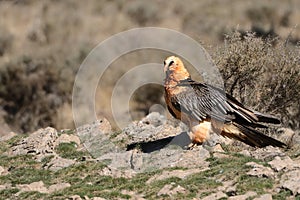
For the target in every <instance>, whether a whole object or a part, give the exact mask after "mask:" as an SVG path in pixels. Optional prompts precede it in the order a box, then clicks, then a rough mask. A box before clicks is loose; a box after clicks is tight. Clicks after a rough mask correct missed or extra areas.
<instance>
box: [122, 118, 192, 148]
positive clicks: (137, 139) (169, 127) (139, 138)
mask: <svg viewBox="0 0 300 200" xmlns="http://www.w3.org/2000/svg"><path fill="white" fill-rule="evenodd" d="M182 132H183V128H182V127H181V126H180V125H177V126H174V124H171V123H169V121H167V119H166V118H165V116H163V115H160V114H159V113H157V112H153V113H150V114H149V115H148V116H146V117H145V118H143V119H142V120H141V121H135V122H133V123H131V124H129V125H128V126H127V127H125V128H124V129H123V131H122V134H123V135H125V136H126V138H127V143H128V145H131V144H137V143H138V144H139V143H150V142H153V141H162V142H163V141H166V143H165V144H164V146H166V145H167V144H176V142H182V138H181V140H177V138H176V139H175V136H177V135H180V133H182ZM190 142H191V141H190V139H189V141H187V142H185V143H184V144H178V145H179V146H187V145H188V144H189V143H190ZM159 145H162V144H160V143H159Z"/></svg>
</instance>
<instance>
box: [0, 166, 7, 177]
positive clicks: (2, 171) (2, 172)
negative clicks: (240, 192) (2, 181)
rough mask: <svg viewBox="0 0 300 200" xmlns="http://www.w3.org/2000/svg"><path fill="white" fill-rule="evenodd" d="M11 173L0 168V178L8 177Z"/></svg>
mask: <svg viewBox="0 0 300 200" xmlns="http://www.w3.org/2000/svg"><path fill="white" fill-rule="evenodd" d="M8 173H9V172H8V170H7V169H5V168H4V167H2V166H0V176H5V175H7V174H8Z"/></svg>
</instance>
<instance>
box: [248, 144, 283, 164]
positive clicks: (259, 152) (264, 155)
mask: <svg viewBox="0 0 300 200" xmlns="http://www.w3.org/2000/svg"><path fill="white" fill-rule="evenodd" d="M249 152H250V155H251V157H253V158H256V159H260V160H265V161H269V160H272V159H274V158H275V157H276V156H278V157H284V156H285V153H283V152H282V150H281V149H280V148H279V147H273V146H267V147H265V148H258V149H255V150H254V151H249Z"/></svg>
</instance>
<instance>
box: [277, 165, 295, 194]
mask: <svg viewBox="0 0 300 200" xmlns="http://www.w3.org/2000/svg"><path fill="white" fill-rule="evenodd" d="M280 186H281V187H282V188H284V189H288V190H290V191H291V192H292V193H293V194H294V195H300V170H299V169H298V170H293V171H289V172H287V173H285V174H283V175H282V177H281V181H280Z"/></svg>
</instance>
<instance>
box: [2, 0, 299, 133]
mask: <svg viewBox="0 0 300 200" xmlns="http://www.w3.org/2000/svg"><path fill="white" fill-rule="evenodd" d="M299 10H300V1H299V0H274V1H267V0H265V1H261V0H254V1H253V0H245V1H239V0H202V1H196V0H187V1H181V0H174V1H162V0H153V1H147V0H127V1H125V0H124V1H123V0H116V1H111V0H88V1H81V0H65V1H59V0H45V1H39V0H10V1H3V0H2V1H0V133H1V134H3V133H5V132H7V131H9V130H13V131H16V132H18V133H23V132H24V133H26V132H31V131H34V130H36V129H37V128H40V127H46V126H53V127H55V128H57V129H66V128H74V124H73V119H72V110H71V105H72V102H71V97H72V87H73V82H74V78H75V75H76V72H77V70H78V69H79V66H80V64H81V63H82V61H83V60H84V58H85V57H86V56H87V55H88V53H89V52H90V51H91V50H92V49H93V48H94V47H95V46H96V45H97V44H99V43H100V42H101V41H103V40H105V39H107V38H108V37H110V36H112V35H113V34H116V33H119V32H121V31H125V30H128V29H131V28H136V27H145V26H155V27H164V28H170V29H174V30H177V31H180V32H182V33H184V34H187V35H189V36H190V37H192V38H194V39H195V40H197V41H198V42H200V43H201V44H202V45H203V46H204V47H205V48H206V50H207V51H208V52H209V53H210V54H211V56H212V57H213V59H214V61H215V63H216V65H217V66H218V67H219V68H220V70H221V73H222V74H223V77H224V81H225V87H226V89H227V91H228V92H229V93H231V94H232V95H234V96H235V97H236V98H237V99H239V100H240V101H242V102H243V103H245V104H246V105H247V106H250V107H252V108H254V109H258V110H260V111H262V112H268V113H270V114H274V115H276V116H278V117H280V118H281V119H282V121H283V125H284V126H286V127H290V128H293V129H299V121H300V112H299V107H300V100H299V99H300V96H299V95H300V94H299V93H300V85H299V84H300V83H299V76H300V72H299V71H300V59H299V55H300V53H299V40H300V27H299V26H297V24H298V23H299V22H300V12H299ZM166 55H168V54H167V53H166V52H159V51H155V50H141V51H137V52H132V53H130V54H128V55H125V56H122V57H121V58H119V59H118V60H116V61H115V62H114V63H113V64H112V65H111V66H110V67H109V69H108V70H107V71H106V72H105V75H104V76H103V80H102V81H101V84H102V85H101V91H100V89H99V91H98V92H97V94H96V102H97V103H96V104H97V105H96V109H97V114H98V116H99V117H106V118H108V119H109V120H110V121H111V122H112V123H113V118H112V115H111V109H110V102H111V99H110V97H111V93H112V89H113V88H114V84H115V83H116V81H117V80H118V79H119V78H120V77H121V76H122V75H123V74H124V73H125V72H127V71H128V70H129V69H131V68H133V67H134V66H136V65H139V64H144V63H150V62H156V63H162V62H163V60H164V58H165V56H166ZM141 78H143V77H141ZM99 88H100V87H99ZM100 93H101V98H100ZM103 94H104V95H103ZM162 95H163V88H162V86H159V85H145V86H143V87H141V88H139V89H138V90H137V91H136V92H135V94H134V95H133V96H132V101H131V105H130V106H131V110H130V111H131V115H132V117H133V118H134V119H140V118H141V117H143V116H145V115H146V114H148V112H149V108H150V107H151V106H152V105H153V104H162V105H163V104H164V101H163V98H162Z"/></svg>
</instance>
